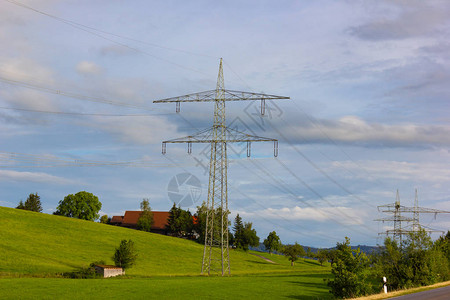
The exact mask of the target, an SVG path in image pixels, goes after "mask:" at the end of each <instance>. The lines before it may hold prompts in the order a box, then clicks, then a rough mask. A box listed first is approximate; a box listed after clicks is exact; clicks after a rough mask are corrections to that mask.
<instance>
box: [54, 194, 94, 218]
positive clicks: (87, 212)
mask: <svg viewBox="0 0 450 300" xmlns="http://www.w3.org/2000/svg"><path fill="white" fill-rule="evenodd" d="M101 208H102V203H101V202H100V201H99V200H98V197H97V196H95V195H94V194H92V193H88V192H85V191H82V192H78V193H76V194H75V195H72V194H70V195H67V196H66V197H64V200H61V201H59V204H58V207H56V211H55V212H54V213H53V214H55V215H61V216H66V217H71V218H78V219H83V220H89V221H94V220H96V219H98V218H99V214H98V212H99V211H100V209H101Z"/></svg>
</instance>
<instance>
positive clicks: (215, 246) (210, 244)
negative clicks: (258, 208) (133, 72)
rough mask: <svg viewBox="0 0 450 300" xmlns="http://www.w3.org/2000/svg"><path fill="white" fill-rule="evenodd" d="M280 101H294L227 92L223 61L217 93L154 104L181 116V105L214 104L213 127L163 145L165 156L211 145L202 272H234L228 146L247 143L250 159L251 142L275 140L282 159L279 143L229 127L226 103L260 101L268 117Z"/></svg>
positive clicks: (195, 95) (255, 94) (174, 98)
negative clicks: (171, 150)
mask: <svg viewBox="0 0 450 300" xmlns="http://www.w3.org/2000/svg"><path fill="white" fill-rule="evenodd" d="M276 99H290V98H289V97H283V96H275V95H267V94H261V93H250V92H240V91H233V90H226V89H225V85H224V77H223V67H222V59H220V64H219V75H218V77H217V85H216V89H215V90H210V91H205V92H200V93H194V94H189V95H183V96H179V97H173V98H167V99H162V100H156V101H153V103H175V104H176V112H177V113H178V112H180V103H181V102H214V122H213V126H212V127H211V128H208V129H205V130H202V131H200V132H198V133H196V134H194V135H192V136H187V137H183V138H178V139H173V140H167V141H163V142H162V153H163V154H165V153H166V144H167V143H187V144H188V153H191V152H192V143H209V144H210V145H211V156H210V162H209V183H208V198H207V203H206V206H207V217H206V229H205V246H204V250H203V261H202V273H207V274H208V275H210V274H211V272H214V271H215V272H219V273H221V274H222V276H223V275H226V274H228V275H229V274H230V273H231V269H230V256H229V247H228V246H229V245H228V214H229V211H228V190H227V186H228V183H227V168H228V160H227V143H235V142H246V143H247V156H250V143H251V142H265V141H272V142H273V143H274V156H278V140H276V139H272V138H264V137H259V136H252V135H248V134H246V133H243V132H240V131H237V130H234V129H231V128H228V127H227V126H226V122H225V120H226V118H225V102H226V101H242V100H260V101H261V114H262V115H264V111H265V100H276Z"/></svg>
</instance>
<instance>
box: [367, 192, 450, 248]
mask: <svg viewBox="0 0 450 300" xmlns="http://www.w3.org/2000/svg"><path fill="white" fill-rule="evenodd" d="M378 211H381V212H384V213H389V214H393V216H392V217H387V218H381V219H375V220H374V221H381V222H383V223H384V222H393V223H394V229H390V230H386V231H385V232H380V233H378V235H383V234H385V235H386V236H389V235H390V234H392V236H393V238H394V240H396V241H397V242H398V243H399V246H401V244H402V240H403V236H406V235H408V234H409V233H411V232H418V231H419V230H420V229H424V230H425V231H426V232H428V233H432V232H442V233H443V231H440V230H434V229H431V228H428V227H426V226H423V225H420V222H419V215H420V214H424V213H426V214H434V217H435V218H436V216H437V214H440V213H450V212H449V211H444V210H438V209H433V208H424V207H419V198H418V196H417V189H416V190H415V198H414V207H408V206H403V205H401V204H400V196H399V193H398V190H397V196H396V199H395V203H394V204H385V205H380V206H378ZM402 214H403V215H402ZM405 214H407V215H411V214H412V217H409V216H404V215H405ZM402 223H403V224H404V223H406V225H402Z"/></svg>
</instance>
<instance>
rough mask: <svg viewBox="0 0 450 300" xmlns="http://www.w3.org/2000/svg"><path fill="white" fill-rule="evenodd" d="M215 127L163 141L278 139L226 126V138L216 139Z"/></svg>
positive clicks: (206, 141)
mask: <svg viewBox="0 0 450 300" xmlns="http://www.w3.org/2000/svg"><path fill="white" fill-rule="evenodd" d="M213 133H214V128H209V129H205V130H202V131H199V132H198V133H196V134H194V135H188V136H185V137H181V138H177V139H172V140H167V141H164V142H163V143H208V144H209V143H214V142H217V143H218V142H226V143H241V142H276V141H278V140H277V139H272V138H266V137H262V136H256V135H250V134H246V133H244V132H241V131H238V130H235V129H231V128H225V137H224V139H223V140H222V139H214V135H213Z"/></svg>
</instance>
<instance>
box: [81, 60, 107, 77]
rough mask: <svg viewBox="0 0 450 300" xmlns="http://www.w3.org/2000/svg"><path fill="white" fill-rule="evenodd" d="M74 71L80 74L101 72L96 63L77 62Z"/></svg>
mask: <svg viewBox="0 0 450 300" xmlns="http://www.w3.org/2000/svg"><path fill="white" fill-rule="evenodd" d="M76 69H77V72H79V73H81V74H99V73H100V72H101V68H100V67H99V66H98V65H97V64H96V63H94V62H90V61H81V62H79V63H78V65H77V67H76Z"/></svg>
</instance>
